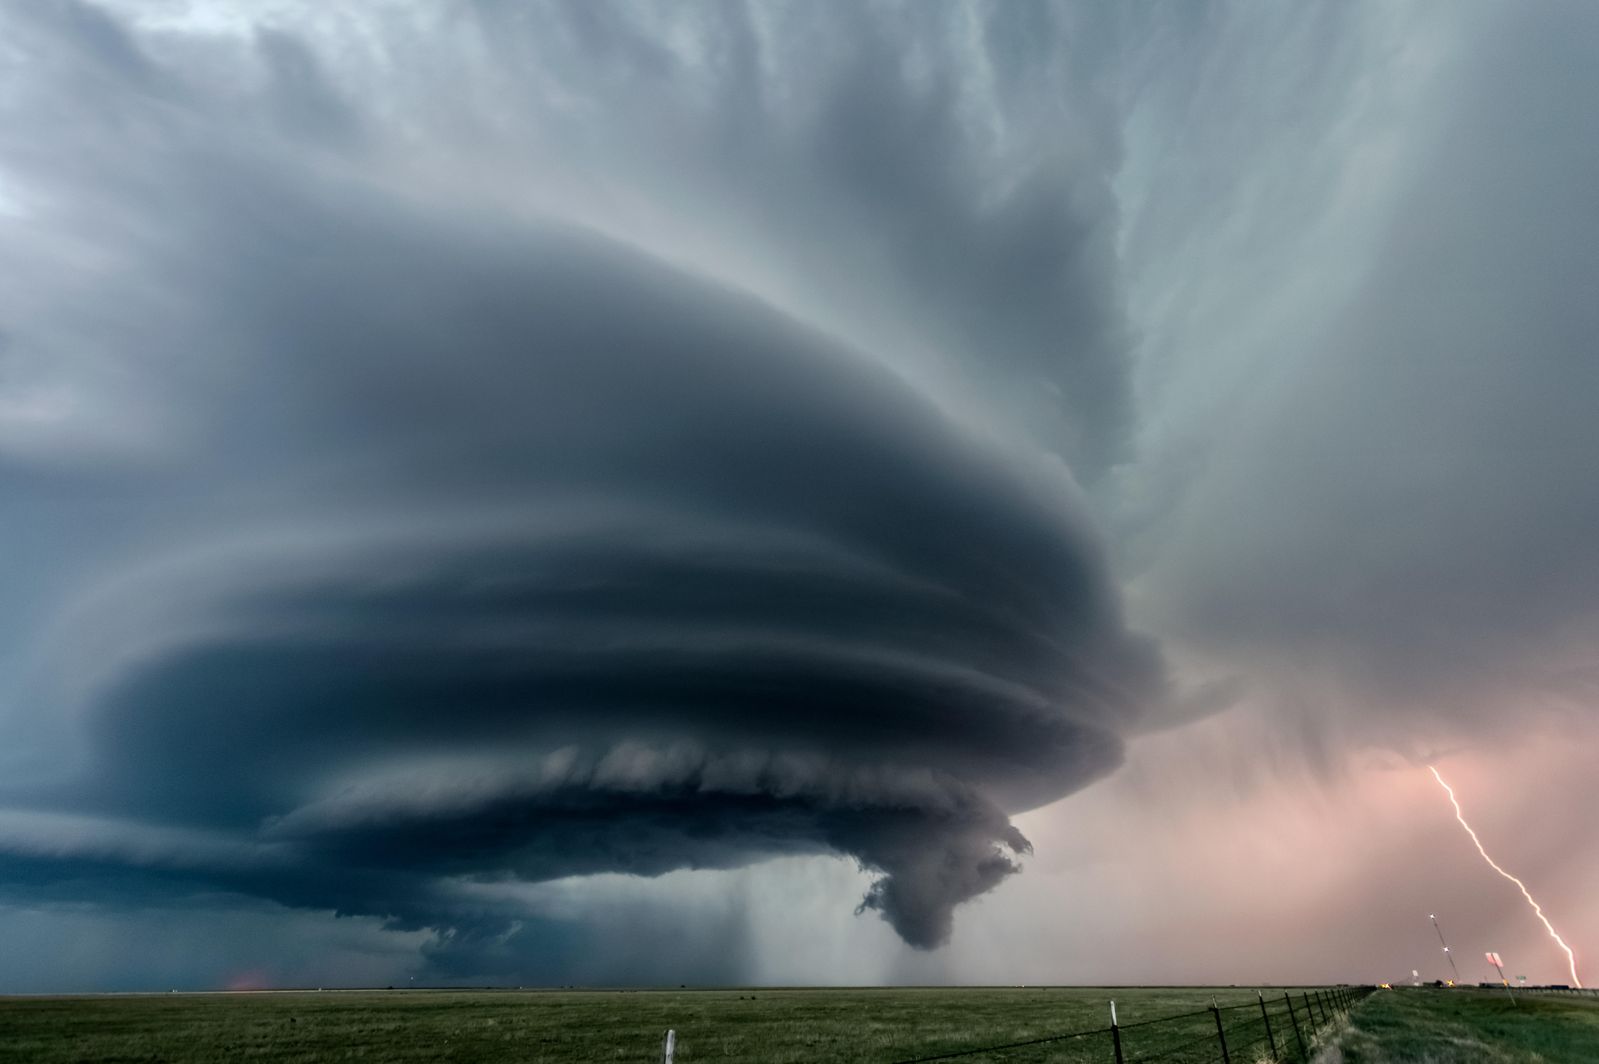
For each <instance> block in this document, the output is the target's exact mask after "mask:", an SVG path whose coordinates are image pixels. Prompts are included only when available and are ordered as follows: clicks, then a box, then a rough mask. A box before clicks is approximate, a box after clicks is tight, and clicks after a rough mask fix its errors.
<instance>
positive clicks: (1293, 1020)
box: [1283, 990, 1310, 1060]
mask: <svg viewBox="0 0 1599 1064" xmlns="http://www.w3.org/2000/svg"><path fill="white" fill-rule="evenodd" d="M1283 1001H1285V1002H1286V1003H1287V1004H1288V1019H1289V1021H1290V1022H1291V1023H1293V1025H1294V1041H1296V1042H1298V1043H1299V1059H1300V1060H1309V1059H1310V1054H1309V1053H1307V1052H1305V1036H1304V1035H1302V1034H1300V1033H1299V1017H1298V1016H1295V1015H1294V999H1293V998H1291V997H1289V996H1288V992H1287V991H1286V990H1285V991H1283Z"/></svg>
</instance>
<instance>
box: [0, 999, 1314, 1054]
mask: <svg viewBox="0 0 1599 1064" xmlns="http://www.w3.org/2000/svg"><path fill="white" fill-rule="evenodd" d="M1275 993H1276V994H1277V995H1278V1000H1279V1001H1280V1000H1281V994H1282V991H1281V990H1278V991H1275ZM1213 996H1214V997H1215V998H1217V999H1218V1001H1219V1003H1220V1004H1221V1005H1222V1006H1223V1007H1224V1008H1225V1007H1226V1006H1228V1005H1234V1004H1248V1003H1253V1002H1255V1001H1256V998H1255V994H1254V992H1253V991H1252V990H1237V989H1216V990H1213V989H1182V988H1175V989H1123V988H1118V989H1114V990H1112V989H1100V988H1092V989H1085V988H1075V987H1074V988H1062V987H1046V988H996V989H986V988H963V989H942V988H927V989H850V990H762V989H755V990H749V989H744V990H737V989H734V990H697V991H688V990H683V991H633V992H630V991H529V992H520V991H472V992H456V991H398V992H329V993H318V992H309V993H268V994H195V995H183V994H180V995H151V996H110V997H61V998H10V999H0V1061H5V1062H6V1064H10V1062H13V1061H28V1062H30V1064H67V1062H74V1064H75V1062H82V1061H96V1062H100V1061H105V1062H124V1064H133V1062H139V1064H156V1062H162V1064H198V1062H202V1061H204V1062H212V1061H223V1060H226V1061H249V1062H259V1064H289V1062H294V1064H328V1062H333V1061H395V1062H407V1061H414V1062H420V1061H441V1062H442V1061H455V1062H462V1064H464V1062H468V1061H470V1062H473V1064H501V1062H504V1064H510V1062H512V1061H515V1062H517V1064H576V1062H579V1061H634V1062H638V1064H649V1062H653V1061H659V1060H660V1056H661V1041H662V1037H663V1035H664V1034H665V1032H666V1030H667V1028H673V1029H675V1030H676V1031H677V1039H678V1040H677V1054H676V1059H677V1061H679V1062H681V1064H694V1062H697V1061H709V1060H715V1061H743V1062H748V1064H816V1062H822V1061H828V1062H831V1061H840V1062H858V1064H889V1062H892V1061H898V1060H903V1059H907V1058H912V1057H917V1056H923V1055H931V1054H936V1053H943V1052H949V1051H951V1050H960V1049H969V1048H973V1047H978V1046H990V1045H996V1044H1000V1043H1007V1042H1019V1041H1026V1040H1028V1039H1033V1038H1042V1037H1047V1036H1050V1035H1055V1034H1061V1033H1065V1032H1070V1031H1080V1030H1086V1029H1094V1028H1103V1027H1106V1026H1107V1025H1108V1024H1109V1019H1110V1017H1109V1010H1108V1004H1107V1002H1108V1001H1109V999H1111V998H1115V999H1116V1003H1117V1008H1118V1012H1119V1019H1120V1022H1121V1023H1122V1024H1123V1025H1133V1024H1137V1023H1138V1022H1139V1021H1141V1020H1149V1019H1154V1018H1156V1017H1163V1016H1171V1015H1174V1014H1178V1013H1187V1012H1193V1011H1195V1010H1203V1009H1206V1008H1207V1007H1208V1006H1209V1005H1210V1003H1211V999H1212V997H1213ZM1224 1015H1226V1016H1228V1017H1230V1018H1229V1019H1228V1021H1227V1022H1228V1023H1229V1024H1231V1023H1233V1022H1234V1020H1233V1019H1232V1018H1231V1017H1236V1018H1237V1019H1236V1022H1237V1023H1238V1024H1239V1025H1240V1031H1241V1032H1242V1031H1243V1030H1244V1027H1243V1025H1244V1024H1246V1023H1247V1022H1248V1020H1247V1017H1248V1016H1250V1015H1252V1013H1251V1011H1250V1010H1249V1009H1247V1008H1241V1009H1238V1010H1236V1011H1234V1012H1232V1013H1224ZM1214 1032H1215V1021H1214V1018H1213V1017H1212V1016H1211V1015H1210V1013H1209V1012H1199V1013H1198V1014H1197V1015H1194V1016H1190V1017H1188V1018H1186V1019H1184V1020H1180V1021H1176V1022H1173V1023H1169V1024H1167V1023H1163V1024H1158V1025H1153V1026H1150V1027H1142V1028H1140V1027H1131V1028H1130V1029H1128V1030H1127V1031H1126V1032H1125V1041H1124V1044H1125V1047H1126V1049H1127V1059H1128V1060H1129V1061H1130V1062H1131V1061H1134V1060H1138V1059H1144V1058H1148V1057H1151V1056H1153V1055H1154V1054H1155V1053H1157V1052H1160V1051H1163V1050H1167V1049H1172V1048H1175V1047H1177V1046H1179V1045H1180V1044H1182V1043H1185V1042H1189V1041H1193V1040H1195V1039H1198V1040H1199V1041H1200V1043H1202V1044H1203V1043H1204V1041H1205V1039H1206V1038H1207V1037H1213V1036H1214ZM1210 1046H1211V1048H1212V1050H1213V1048H1214V1042H1213V1041H1212V1042H1210ZM961 1059H962V1060H965V1061H968V1062H971V1064H1002V1062H1003V1064H1036V1062H1042V1061H1085V1062H1089V1061H1092V1062H1102V1064H1110V1062H1111V1060H1112V1057H1111V1046H1110V1039H1109V1035H1108V1034H1101V1035H1094V1036H1090V1037H1085V1038H1083V1039H1079V1040H1070V1041H1066V1042H1055V1043H1052V1044H1050V1045H1048V1046H1039V1047H1032V1048H1028V1049H1019V1050H1012V1051H1009V1052H1006V1053H983V1054H978V1055H974V1056H970V1057H963V1058H961ZM1168 1059H1172V1060H1179V1059H1184V1057H1182V1056H1181V1055H1179V1056H1175V1057H1170V1058H1168ZM1198 1059H1209V1058H1208V1057H1203V1058H1198ZM1233 1059H1234V1061H1235V1064H1237V1062H1239V1061H1252V1060H1253V1059H1254V1056H1252V1055H1250V1054H1249V1052H1248V1047H1247V1046H1235V1053H1234V1058H1233Z"/></svg>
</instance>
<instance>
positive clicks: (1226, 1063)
mask: <svg viewBox="0 0 1599 1064" xmlns="http://www.w3.org/2000/svg"><path fill="white" fill-rule="evenodd" d="M1210 1014H1211V1015H1212V1016H1214V1017H1216V1044H1217V1045H1219V1046H1221V1064H1233V1061H1232V1058H1231V1057H1229V1056H1228V1055H1227V1032H1226V1031H1224V1030H1222V1028H1221V1007H1220V1006H1218V1005H1217V1004H1216V999H1215V998H1212V999H1211V1001H1210Z"/></svg>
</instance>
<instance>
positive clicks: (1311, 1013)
mask: <svg viewBox="0 0 1599 1064" xmlns="http://www.w3.org/2000/svg"><path fill="white" fill-rule="evenodd" d="M1299 996H1300V997H1302V998H1304V999H1305V1019H1307V1020H1309V1021H1310V1040H1311V1041H1312V1042H1314V1041H1315V1040H1316V1010H1315V1009H1314V1008H1312V1007H1311V1004H1310V995H1309V994H1308V993H1305V992H1304V991H1300V994H1299Z"/></svg>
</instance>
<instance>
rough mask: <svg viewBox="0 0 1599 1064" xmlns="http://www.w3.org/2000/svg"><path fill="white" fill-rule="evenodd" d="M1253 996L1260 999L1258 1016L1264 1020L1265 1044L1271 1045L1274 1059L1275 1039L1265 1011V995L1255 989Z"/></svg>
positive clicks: (1275, 1056)
mask: <svg viewBox="0 0 1599 1064" xmlns="http://www.w3.org/2000/svg"><path fill="white" fill-rule="evenodd" d="M1255 997H1256V998H1258V999H1259V1000H1260V1018H1261V1019H1263V1020H1265V1021H1266V1044H1267V1045H1268V1046H1270V1047H1271V1059H1273V1060H1276V1059H1277V1039H1276V1037H1275V1036H1274V1035H1273V1034H1272V1033H1271V1016H1270V1015H1268V1014H1267V1012H1266V995H1265V994H1262V993H1261V992H1260V991H1259V990H1257V991H1255Z"/></svg>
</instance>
